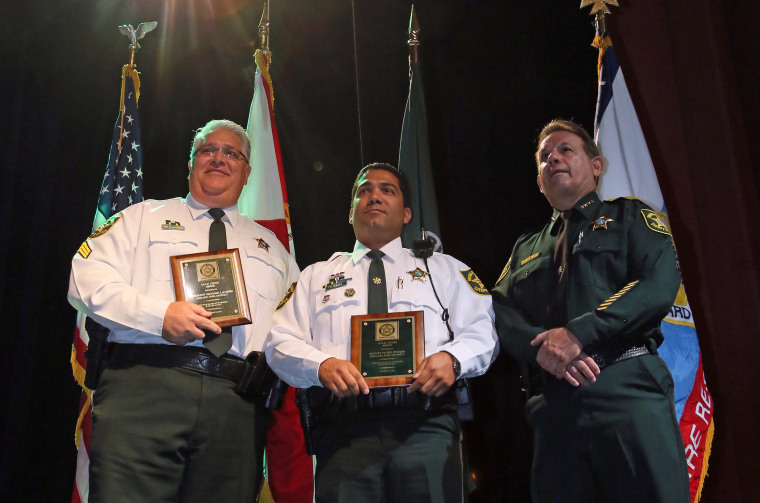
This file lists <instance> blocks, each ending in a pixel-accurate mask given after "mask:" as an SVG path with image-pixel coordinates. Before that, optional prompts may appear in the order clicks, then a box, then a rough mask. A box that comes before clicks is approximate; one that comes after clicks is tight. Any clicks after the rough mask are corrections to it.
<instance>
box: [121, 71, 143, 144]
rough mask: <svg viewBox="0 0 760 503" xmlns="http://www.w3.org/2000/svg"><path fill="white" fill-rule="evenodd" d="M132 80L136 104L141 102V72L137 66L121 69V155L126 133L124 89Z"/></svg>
mask: <svg viewBox="0 0 760 503" xmlns="http://www.w3.org/2000/svg"><path fill="white" fill-rule="evenodd" d="M128 78H130V79H132V83H133V84H134V86H135V102H136V103H137V102H139V101H140V72H138V71H137V65H135V64H131V65H130V64H127V65H124V66H123V67H122V68H121V99H120V100H119V117H121V119H120V123H119V133H120V134H119V153H121V139H122V138H123V136H122V135H123V133H124V89H125V88H126V86H127V80H126V79H128Z"/></svg>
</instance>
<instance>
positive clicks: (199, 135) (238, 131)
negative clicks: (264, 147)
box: [190, 119, 251, 164]
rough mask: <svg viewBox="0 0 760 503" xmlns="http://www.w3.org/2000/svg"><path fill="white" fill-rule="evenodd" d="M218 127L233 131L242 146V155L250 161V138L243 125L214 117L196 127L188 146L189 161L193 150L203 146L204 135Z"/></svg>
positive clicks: (191, 159)
mask: <svg viewBox="0 0 760 503" xmlns="http://www.w3.org/2000/svg"><path fill="white" fill-rule="evenodd" d="M218 129H226V130H227V131H229V132H231V133H234V134H235V136H237V137H238V138H239V139H240V143H241V145H242V146H243V155H244V156H245V158H246V159H248V160H249V161H250V159H251V140H250V139H249V138H248V134H247V133H246V132H245V129H243V127H242V126H241V125H239V124H237V123H235V122H232V121H230V120H227V119H215V120H212V121H209V122H208V123H207V124H206V125H205V126H203V127H202V128H198V130H196V132H195V136H194V137H193V144H192V146H191V147H190V163H191V164H192V162H193V155H194V154H195V151H196V150H197V149H198V148H200V147H201V146H203V144H204V143H205V142H206V137H207V136H208V135H209V134H211V133H212V132H214V131H216V130H218Z"/></svg>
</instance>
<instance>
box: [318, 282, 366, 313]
mask: <svg viewBox="0 0 760 503" xmlns="http://www.w3.org/2000/svg"><path fill="white" fill-rule="evenodd" d="M346 292H351V296H350V297H349V296H347V295H346ZM361 295H362V292H357V291H356V290H354V289H353V288H351V289H349V288H341V289H335V290H329V291H327V292H324V293H322V295H317V296H316V297H315V298H314V313H315V314H316V315H317V316H319V315H320V314H322V313H326V312H329V311H333V310H336V309H340V308H342V307H348V306H358V305H359V304H360V303H361V302H360V301H359V298H360V296H361Z"/></svg>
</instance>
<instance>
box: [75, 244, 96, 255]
mask: <svg viewBox="0 0 760 503" xmlns="http://www.w3.org/2000/svg"><path fill="white" fill-rule="evenodd" d="M77 253H78V254H80V255H81V256H82V258H87V257H89V256H90V253H92V248H90V245H88V244H87V241H85V242H84V243H82V246H80V247H79V249H78V250H77Z"/></svg>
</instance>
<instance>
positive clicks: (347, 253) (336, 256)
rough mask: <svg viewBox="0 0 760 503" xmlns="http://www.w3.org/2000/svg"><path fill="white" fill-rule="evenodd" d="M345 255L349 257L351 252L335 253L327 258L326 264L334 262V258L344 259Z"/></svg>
mask: <svg viewBox="0 0 760 503" xmlns="http://www.w3.org/2000/svg"><path fill="white" fill-rule="evenodd" d="M347 255H348V256H350V255H351V252H335V253H333V254H332V255H331V256H330V258H329V259H327V262H332V261H333V260H335V259H336V258H338V257H345V256H347Z"/></svg>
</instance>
